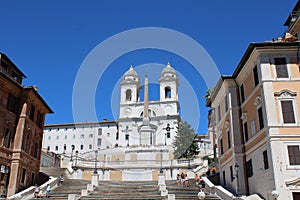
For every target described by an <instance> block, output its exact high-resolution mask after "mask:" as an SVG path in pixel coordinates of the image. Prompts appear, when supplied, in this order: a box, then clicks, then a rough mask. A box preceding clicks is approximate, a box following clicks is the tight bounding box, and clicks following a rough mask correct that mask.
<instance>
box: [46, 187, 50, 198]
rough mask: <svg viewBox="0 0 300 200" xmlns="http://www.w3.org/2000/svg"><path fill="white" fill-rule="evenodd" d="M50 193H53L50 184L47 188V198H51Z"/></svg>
mask: <svg viewBox="0 0 300 200" xmlns="http://www.w3.org/2000/svg"><path fill="white" fill-rule="evenodd" d="M50 191H51V187H50V185H49V184H48V185H47V188H46V198H49V197H50Z"/></svg>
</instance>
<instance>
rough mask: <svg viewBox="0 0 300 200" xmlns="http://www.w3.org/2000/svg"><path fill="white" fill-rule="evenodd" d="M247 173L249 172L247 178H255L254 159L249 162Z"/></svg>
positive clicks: (247, 163)
mask: <svg viewBox="0 0 300 200" xmlns="http://www.w3.org/2000/svg"><path fill="white" fill-rule="evenodd" d="M246 170H247V171H246V172H247V177H252V176H253V166H252V159H250V160H248V161H247V162H246Z"/></svg>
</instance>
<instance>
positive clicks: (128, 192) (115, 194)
mask: <svg viewBox="0 0 300 200" xmlns="http://www.w3.org/2000/svg"><path fill="white" fill-rule="evenodd" d="M41 171H43V172H44V173H46V174H48V175H50V176H53V177H59V176H60V175H61V174H64V176H65V182H64V184H63V185H61V186H57V187H55V188H53V189H52V190H51V196H50V199H57V200H67V199H68V195H69V194H76V195H78V196H80V195H81V190H83V189H87V184H90V181H85V180H77V179H69V178H68V176H67V174H66V173H65V172H66V171H65V169H58V168H52V169H51V168H46V169H41ZM157 183H158V182H157V181H137V182H134V181H99V186H98V187H96V188H95V189H94V191H91V192H89V196H83V197H80V200H120V199H124V200H164V199H165V197H162V196H161V193H160V192H159V191H158V189H159V187H158V185H157ZM166 187H167V190H168V193H169V194H175V199H176V200H197V199H198V198H197V194H198V192H199V188H198V187H196V185H195V181H193V180H191V184H190V186H189V187H183V186H182V185H180V186H178V185H177V183H176V182H175V181H166ZM32 199H34V198H32ZM205 199H206V200H220V198H218V197H216V196H214V195H208V194H207V195H206V198H205Z"/></svg>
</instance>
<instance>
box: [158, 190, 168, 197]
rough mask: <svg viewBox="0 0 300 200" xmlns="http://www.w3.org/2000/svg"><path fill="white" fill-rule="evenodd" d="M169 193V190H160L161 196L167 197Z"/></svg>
mask: <svg viewBox="0 0 300 200" xmlns="http://www.w3.org/2000/svg"><path fill="white" fill-rule="evenodd" d="M167 195H168V190H163V191H160V196H162V197H165V196H167Z"/></svg>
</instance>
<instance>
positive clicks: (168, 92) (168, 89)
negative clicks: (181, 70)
mask: <svg viewBox="0 0 300 200" xmlns="http://www.w3.org/2000/svg"><path fill="white" fill-rule="evenodd" d="M168 98H171V88H170V87H165V99H168Z"/></svg>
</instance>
